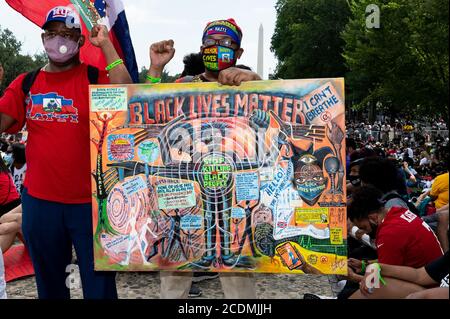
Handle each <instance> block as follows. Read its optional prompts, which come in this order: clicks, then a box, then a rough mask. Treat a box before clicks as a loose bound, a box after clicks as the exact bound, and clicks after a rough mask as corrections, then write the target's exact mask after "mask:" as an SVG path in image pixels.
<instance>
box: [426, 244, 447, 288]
mask: <svg viewBox="0 0 450 319" xmlns="http://www.w3.org/2000/svg"><path fill="white" fill-rule="evenodd" d="M425 271H426V272H427V273H428V275H429V276H430V277H431V278H433V280H434V281H436V282H438V283H440V284H441V287H443V288H448V273H449V252H448V251H447V252H446V253H445V255H444V256H442V257H441V258H439V259H437V260H435V261H433V262H432V263H431V264H429V265H427V266H425Z"/></svg>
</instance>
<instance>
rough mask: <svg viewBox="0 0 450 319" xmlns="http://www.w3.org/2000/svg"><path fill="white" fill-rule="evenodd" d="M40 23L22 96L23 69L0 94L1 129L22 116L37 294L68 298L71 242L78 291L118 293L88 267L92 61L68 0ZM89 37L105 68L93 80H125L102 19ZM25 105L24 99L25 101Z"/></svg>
mask: <svg viewBox="0 0 450 319" xmlns="http://www.w3.org/2000/svg"><path fill="white" fill-rule="evenodd" d="M42 29H43V30H44V33H43V34H42V41H43V44H44V48H45V50H46V52H47V55H48V58H49V63H48V64H47V65H46V66H45V67H44V68H42V69H41V70H40V71H39V72H38V73H37V76H36V78H35V80H34V81H33V83H32V86H31V88H30V89H29V93H28V95H27V96H25V94H24V93H25V92H24V89H23V83H24V79H26V75H25V74H22V75H20V76H19V77H18V78H17V79H15V80H14V81H13V82H12V83H11V84H10V86H9V87H8V88H7V89H6V91H5V93H4V96H3V97H2V98H1V99H0V116H1V117H0V132H3V131H7V132H9V133H16V132H18V131H19V130H20V129H21V128H22V127H23V126H24V125H25V124H26V126H27V129H28V132H29V135H28V143H27V149H26V157H27V162H28V163H27V165H28V171H27V175H26V177H25V181H24V190H23V194H22V203H23V204H22V206H23V226H22V227H23V233H24V236H25V240H26V243H27V246H28V248H29V250H30V255H31V258H32V260H33V265H34V268H35V271H36V283H37V287H38V293H39V297H40V298H70V291H69V288H68V287H67V286H66V278H67V276H68V274H67V273H66V268H67V266H68V265H70V264H71V259H72V244H73V245H74V247H75V250H76V253H77V260H78V266H79V270H80V273H81V280H82V284H83V294H84V297H85V298H90V299H91V298H117V291H116V287H115V275H114V274H113V273H101V272H94V268H93V265H94V260H93V241H92V208H91V185H90V157H89V143H90V141H89V96H88V86H89V84H90V83H91V79H92V77H91V76H90V75H89V72H90V71H88V70H92V68H91V67H89V68H88V66H87V65H86V64H84V63H82V62H81V61H80V55H79V49H80V47H81V46H83V44H84V43H85V38H84V36H83V35H82V34H81V24H80V22H79V17H78V16H77V15H76V14H75V13H74V12H73V11H72V10H71V9H70V8H68V7H56V8H53V9H52V10H50V12H49V13H48V15H47V19H46V22H45V24H44V25H43V27H42ZM89 40H90V42H91V43H92V44H93V45H94V46H96V47H99V48H101V49H102V51H103V54H104V56H105V59H106V61H107V63H108V64H112V63H113V62H117V63H114V64H112V65H111V66H113V65H116V66H115V67H113V68H112V69H110V71H109V74H108V73H107V72H105V71H103V70H97V71H98V72H96V73H98V75H97V79H96V83H98V84H109V83H113V84H125V83H131V82H132V81H131V78H130V75H129V73H128V71H127V69H126V67H125V66H124V65H123V63H120V62H121V60H120V59H119V56H118V54H117V52H116V50H115V49H114V46H113V45H112V43H111V40H110V39H109V34H108V30H107V28H106V27H105V26H99V25H97V26H94V28H93V29H92V32H91V35H90V38H89ZM25 105H26V106H25Z"/></svg>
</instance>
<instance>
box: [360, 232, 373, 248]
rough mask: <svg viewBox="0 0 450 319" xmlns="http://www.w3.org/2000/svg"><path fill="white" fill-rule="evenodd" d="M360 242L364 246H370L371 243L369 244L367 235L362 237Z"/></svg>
mask: <svg viewBox="0 0 450 319" xmlns="http://www.w3.org/2000/svg"><path fill="white" fill-rule="evenodd" d="M361 240H362V242H363V243H365V244H366V245H368V246H372V243H371V242H370V236H369V235H367V234H364V235H362V237H361Z"/></svg>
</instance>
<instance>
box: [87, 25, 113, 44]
mask: <svg viewBox="0 0 450 319" xmlns="http://www.w3.org/2000/svg"><path fill="white" fill-rule="evenodd" d="M89 41H90V42H91V43H92V45H94V46H96V47H97V48H103V47H104V46H105V45H107V44H109V43H111V39H110V38H109V32H108V28H107V27H106V26H105V25H95V26H94V27H93V28H92V30H91V34H90V35H89Z"/></svg>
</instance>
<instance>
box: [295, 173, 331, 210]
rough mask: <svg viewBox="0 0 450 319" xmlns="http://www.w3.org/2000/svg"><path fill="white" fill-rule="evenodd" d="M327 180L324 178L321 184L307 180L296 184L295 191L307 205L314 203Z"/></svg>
mask: <svg viewBox="0 0 450 319" xmlns="http://www.w3.org/2000/svg"><path fill="white" fill-rule="evenodd" d="M327 182H328V179H327V178H325V183H323V184H318V183H314V182H307V183H305V184H303V185H297V192H298V194H299V196H300V197H301V198H302V199H303V200H304V201H305V202H307V203H308V205H314V204H315V203H316V202H317V201H318V200H319V198H320V195H322V193H323V191H324V190H325V188H326V183H327Z"/></svg>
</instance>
